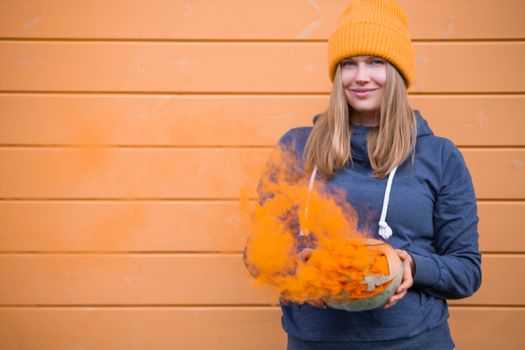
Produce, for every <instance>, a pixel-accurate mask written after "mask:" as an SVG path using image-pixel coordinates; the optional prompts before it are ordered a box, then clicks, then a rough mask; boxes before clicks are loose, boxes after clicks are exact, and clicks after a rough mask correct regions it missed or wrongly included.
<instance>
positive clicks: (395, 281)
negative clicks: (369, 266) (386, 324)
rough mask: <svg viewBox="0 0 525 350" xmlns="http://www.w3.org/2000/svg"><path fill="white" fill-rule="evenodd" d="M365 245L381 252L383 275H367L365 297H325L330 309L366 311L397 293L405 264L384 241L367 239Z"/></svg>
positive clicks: (376, 306)
mask: <svg viewBox="0 0 525 350" xmlns="http://www.w3.org/2000/svg"><path fill="white" fill-rule="evenodd" d="M365 245H366V246H367V247H368V248H369V249H372V250H379V251H380V252H381V253H382V255H381V258H382V259H383V261H378V266H376V270H377V267H379V268H380V270H381V271H382V272H383V273H381V274H377V273H376V274H369V275H365V278H364V281H363V282H362V283H363V284H366V285H367V288H366V292H365V293H363V295H359V296H357V297H356V296H353V297H349V295H348V293H344V292H343V293H341V294H340V295H339V296H337V297H328V298H327V297H325V298H323V301H324V302H325V303H326V304H327V305H328V306H330V307H332V308H335V309H341V310H346V311H364V310H371V309H375V308H378V307H381V306H383V305H384V304H385V303H386V301H387V300H388V298H389V297H390V296H392V295H393V294H394V293H395V290H396V288H397V287H398V286H399V285H400V284H401V280H402V277H403V264H402V262H401V259H400V258H399V256H398V255H397V253H396V252H395V251H394V249H393V248H392V247H391V246H389V245H388V244H386V243H385V242H383V241H380V240H376V239H366V240H365Z"/></svg>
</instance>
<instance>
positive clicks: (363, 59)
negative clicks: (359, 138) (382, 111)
mask: <svg viewBox="0 0 525 350" xmlns="http://www.w3.org/2000/svg"><path fill="white" fill-rule="evenodd" d="M340 64H341V78H342V81H343V88H344V92H345V97H346V102H347V103H348V104H349V105H350V106H351V107H352V109H353V113H352V115H351V117H352V120H355V121H359V122H368V123H374V122H376V123H377V120H375V118H376V112H377V111H378V110H379V107H380V105H381V97H382V96H383V86H384V85H385V81H386V64H387V63H386V61H385V60H384V59H382V58H379V57H376V56H353V57H349V58H346V59H344V60H343V61H341V63H340Z"/></svg>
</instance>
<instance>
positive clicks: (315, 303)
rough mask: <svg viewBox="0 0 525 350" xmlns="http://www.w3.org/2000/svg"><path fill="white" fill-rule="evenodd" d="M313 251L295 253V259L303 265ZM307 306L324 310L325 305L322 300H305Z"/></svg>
mask: <svg viewBox="0 0 525 350" xmlns="http://www.w3.org/2000/svg"><path fill="white" fill-rule="evenodd" d="M313 251H314V249H312V248H304V249H303V250H301V251H300V252H299V253H297V257H298V258H299V260H301V261H302V262H303V263H306V262H307V261H308V259H310V256H312V253H313ZM306 303H307V304H310V305H312V306H314V307H317V308H320V309H326V303H325V302H324V301H323V300H322V299H317V300H307V301H306Z"/></svg>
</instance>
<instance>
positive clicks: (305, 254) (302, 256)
mask: <svg viewBox="0 0 525 350" xmlns="http://www.w3.org/2000/svg"><path fill="white" fill-rule="evenodd" d="M313 251H314V250H313V249H311V248H304V249H303V250H301V251H300V252H299V253H297V257H298V258H299V260H301V261H302V262H307V261H308V259H310V256H311V255H312V252H313Z"/></svg>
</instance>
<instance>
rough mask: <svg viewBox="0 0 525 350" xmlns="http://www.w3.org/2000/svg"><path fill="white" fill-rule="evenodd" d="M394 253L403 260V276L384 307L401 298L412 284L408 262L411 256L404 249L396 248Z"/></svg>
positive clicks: (410, 268)
mask: <svg viewBox="0 0 525 350" xmlns="http://www.w3.org/2000/svg"><path fill="white" fill-rule="evenodd" d="M396 253H397V254H398V255H399V258H400V259H401V261H403V277H402V280H401V284H400V285H399V286H398V287H397V288H396V292H395V294H394V295H392V296H391V297H390V298H388V300H387V302H386V303H385V305H384V306H383V308H385V309H388V308H390V307H392V306H394V305H395V304H396V303H397V302H398V301H399V300H401V299H403V298H404V297H405V295H406V294H407V292H408V289H409V288H410V287H412V285H413V284H414V280H413V278H412V267H411V262H410V260H411V259H412V258H411V256H410V255H409V254H408V253H407V252H406V251H404V250H399V249H396Z"/></svg>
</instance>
